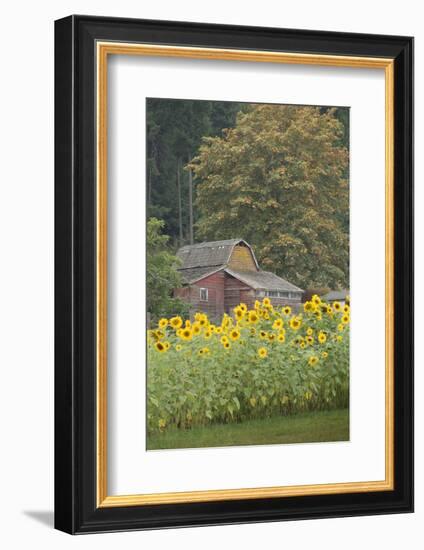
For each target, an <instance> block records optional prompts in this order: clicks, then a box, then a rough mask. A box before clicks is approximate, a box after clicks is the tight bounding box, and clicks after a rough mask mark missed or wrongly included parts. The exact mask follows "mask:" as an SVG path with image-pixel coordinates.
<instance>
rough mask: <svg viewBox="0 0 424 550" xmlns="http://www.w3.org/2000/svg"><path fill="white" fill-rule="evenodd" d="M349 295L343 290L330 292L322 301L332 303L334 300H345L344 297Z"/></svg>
mask: <svg viewBox="0 0 424 550" xmlns="http://www.w3.org/2000/svg"><path fill="white" fill-rule="evenodd" d="M348 295H349V291H348V290H346V289H343V290H331V291H330V292H328V293H327V294H326V295H325V296H322V299H323V300H325V301H326V302H332V301H335V300H345V299H346V296H348Z"/></svg>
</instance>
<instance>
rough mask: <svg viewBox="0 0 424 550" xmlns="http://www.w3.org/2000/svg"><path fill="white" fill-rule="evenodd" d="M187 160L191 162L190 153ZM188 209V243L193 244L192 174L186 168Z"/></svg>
mask: <svg viewBox="0 0 424 550" xmlns="http://www.w3.org/2000/svg"><path fill="white" fill-rule="evenodd" d="M188 159H189V162H191V158H190V155H189V156H188ZM188 209H189V231H190V233H189V237H190V244H193V242H194V238H193V174H192V171H191V168H189V170H188Z"/></svg>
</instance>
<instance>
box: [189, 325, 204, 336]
mask: <svg viewBox="0 0 424 550" xmlns="http://www.w3.org/2000/svg"><path fill="white" fill-rule="evenodd" d="M199 323H200V321H196V322H195V323H193V326H192V327H191V330H192V331H193V336H198V335H199V334H200V331H201V330H202V329H201V328H200V324H199Z"/></svg>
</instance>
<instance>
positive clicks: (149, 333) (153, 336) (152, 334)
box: [147, 330, 159, 342]
mask: <svg viewBox="0 0 424 550" xmlns="http://www.w3.org/2000/svg"><path fill="white" fill-rule="evenodd" d="M147 336H148V337H149V338H150V339H151V340H153V342H157V341H158V340H159V338H158V335H157V334H156V331H155V330H148V331H147Z"/></svg>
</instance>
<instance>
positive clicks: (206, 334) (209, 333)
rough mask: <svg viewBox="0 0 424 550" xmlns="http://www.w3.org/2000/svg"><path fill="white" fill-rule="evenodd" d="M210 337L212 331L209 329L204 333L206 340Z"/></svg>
mask: <svg viewBox="0 0 424 550" xmlns="http://www.w3.org/2000/svg"><path fill="white" fill-rule="evenodd" d="M211 336H212V331H211V330H210V329H208V330H206V331H205V336H204V337H205V338H206V340H209V338H210V337H211Z"/></svg>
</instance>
